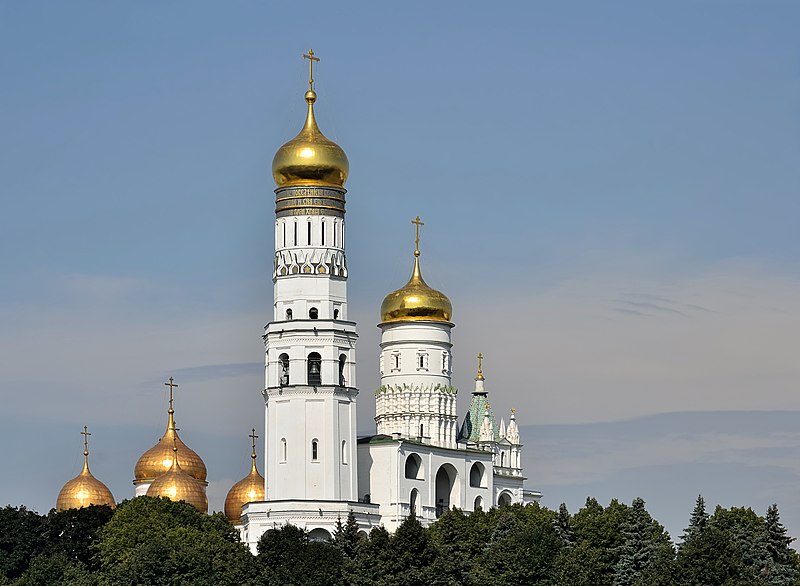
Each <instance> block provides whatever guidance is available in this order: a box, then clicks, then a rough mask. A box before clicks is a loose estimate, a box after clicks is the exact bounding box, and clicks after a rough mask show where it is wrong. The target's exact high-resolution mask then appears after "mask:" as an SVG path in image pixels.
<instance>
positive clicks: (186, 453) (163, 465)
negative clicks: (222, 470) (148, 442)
mask: <svg viewBox="0 0 800 586" xmlns="http://www.w3.org/2000/svg"><path fill="white" fill-rule="evenodd" d="M173 386H177V385H173ZM171 391H172V389H170V406H169V411H168V413H169V418H168V420H167V430H166V431H165V432H164V435H163V436H162V437H161V439H159V440H158V443H157V444H156V445H154V446H153V447H152V448H150V449H149V450H147V451H146V452H145V453H144V454H142V456H141V457H140V458H139V461H138V462H136V468H135V469H134V478H135V479H134V481H133V483H134V484H141V483H143V482H151V481H153V480H154V479H156V478H158V477H159V476H161V475H162V474H164V473H165V472H167V471H168V470H169V469H170V468H171V467H172V446H173V444H174V445H175V446H177V448H178V456H179V457H180V460H181V462H182V463H183V464H182V466H181V467H182V468H183V470H184V471H185V472H187V473H188V474H189V475H190V476H192V477H193V478H196V479H197V480H200V481H205V479H206V475H207V471H206V465H205V463H204V462H203V459H202V458H201V457H200V456H198V455H197V453H196V452H195V451H194V450H192V449H191V448H190V447H189V446H187V445H186V444H185V443H183V441H182V440H181V438H180V437H178V431H177V429H176V428H175V417H174V413H175V411H174V409H173V408H172V394H171Z"/></svg>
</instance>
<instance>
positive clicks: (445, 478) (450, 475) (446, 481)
mask: <svg viewBox="0 0 800 586" xmlns="http://www.w3.org/2000/svg"><path fill="white" fill-rule="evenodd" d="M457 479H458V472H457V471H456V469H455V467H454V466H453V465H452V464H442V466H441V468H439V471H438V472H436V517H437V518H438V517H440V516H441V515H442V514H444V513H445V511H447V510H448V509H450V507H451V506H453V505H456V504H458V484H457V483H456V480H457Z"/></svg>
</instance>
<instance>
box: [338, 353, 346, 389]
mask: <svg viewBox="0 0 800 586" xmlns="http://www.w3.org/2000/svg"><path fill="white" fill-rule="evenodd" d="M346 364H347V356H345V355H344V354H342V355H340V356H339V386H340V387H343V386H344V383H345V380H344V367H345V365H346Z"/></svg>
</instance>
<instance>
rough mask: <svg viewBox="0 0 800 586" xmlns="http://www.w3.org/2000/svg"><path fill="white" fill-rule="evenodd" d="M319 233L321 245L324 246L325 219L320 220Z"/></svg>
mask: <svg viewBox="0 0 800 586" xmlns="http://www.w3.org/2000/svg"><path fill="white" fill-rule="evenodd" d="M320 235H321V236H322V246H325V220H322V230H320Z"/></svg>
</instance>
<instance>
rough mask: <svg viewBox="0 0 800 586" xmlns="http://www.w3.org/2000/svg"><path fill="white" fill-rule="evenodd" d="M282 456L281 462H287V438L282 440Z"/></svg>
mask: <svg viewBox="0 0 800 586" xmlns="http://www.w3.org/2000/svg"><path fill="white" fill-rule="evenodd" d="M280 456H281V462H286V456H287V449H286V438H285V437H282V438H281V453H280Z"/></svg>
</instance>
